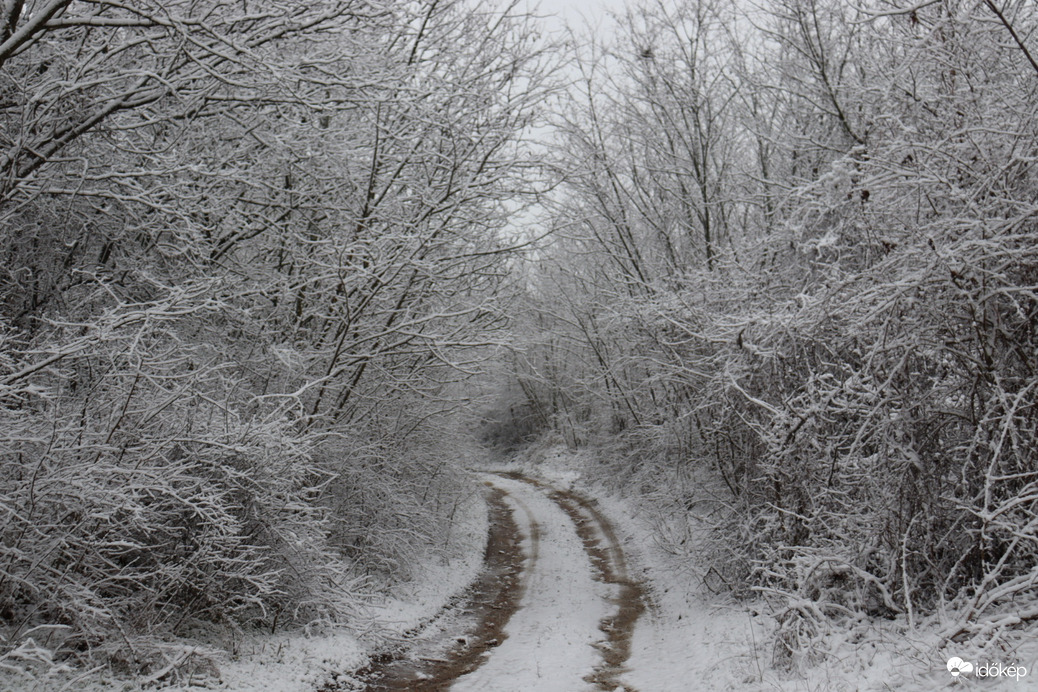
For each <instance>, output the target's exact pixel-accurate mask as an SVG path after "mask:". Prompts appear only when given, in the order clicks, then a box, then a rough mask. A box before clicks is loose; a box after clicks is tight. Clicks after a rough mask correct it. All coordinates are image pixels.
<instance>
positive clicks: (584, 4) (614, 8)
mask: <svg viewBox="0 0 1038 692" xmlns="http://www.w3.org/2000/svg"><path fill="white" fill-rule="evenodd" d="M528 2H529V3H530V6H531V7H537V8H538V11H537V14H538V15H554V17H555V18H554V19H552V20H550V21H549V20H547V19H546V20H545V23H546V24H548V25H549V26H551V27H552V28H553V29H558V30H562V29H563V28H565V26H566V23H567V22H568V23H569V24H570V25H572V26H574V27H581V26H584V25H590V26H591V27H592V28H595V27H607V26H609V24H610V22H609V17H608V15H609V13H610V12H620V11H621V10H623V7H624V0H528Z"/></svg>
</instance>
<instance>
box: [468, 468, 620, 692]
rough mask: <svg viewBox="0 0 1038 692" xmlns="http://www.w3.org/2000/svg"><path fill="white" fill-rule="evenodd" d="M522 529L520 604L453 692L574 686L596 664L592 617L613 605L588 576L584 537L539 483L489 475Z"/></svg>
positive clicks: (552, 691)
mask: <svg viewBox="0 0 1038 692" xmlns="http://www.w3.org/2000/svg"><path fill="white" fill-rule="evenodd" d="M491 482H492V483H493V484H494V485H495V486H497V487H499V488H501V489H502V490H504V491H505V492H507V493H508V497H507V499H506V501H507V502H509V503H510V505H511V506H512V509H513V513H514V516H515V520H516V522H517V523H518V524H519V527H520V530H521V531H522V532H523V534H524V536H525V539H524V541H523V550H524V552H525V553H526V560H525V565H524V571H523V594H522V600H521V602H520V607H519V610H518V611H517V612H516V613H515V615H513V616H512V619H511V620H510V621H509V623H508V625H507V626H506V627H505V632H506V634H507V638H506V639H505V640H504V641H503V642H502V644H501V645H500V646H499V647H497V648H495V649H492V650H490V652H488V654H489V658H488V659H487V661H486V663H485V664H484V665H482V666H481V667H480V668H478V669H477V670H475V671H473V672H472V673H469V674H467V675H464V676H462V677H461V678H459V679H458V680H457V682H455V683H454V685H453V686H452V687H451V690H453V691H455V692H485V691H486V690H494V691H495V692H513V691H514V692H518V691H520V690H522V691H523V692H527V691H528V690H538V692H580V691H582V690H595V689H597V688H596V686H595V685H594V684H593V683H591V682H587V681H586V680H585V678H588V677H589V676H591V675H593V673H594V672H595V669H596V667H598V666H600V665H601V663H602V656H601V654H600V653H599V651H598V649H597V648H596V646H598V645H601V643H602V642H603V640H604V639H605V635H604V634H603V633H602V632H601V631H600V629H599V624H600V622H601V621H602V619H603V618H605V617H607V616H608V615H609V614H610V612H611V611H612V610H613V609H614V608H613V606H611V605H610V603H609V601H608V600H607V599H609V598H611V597H613V596H614V593H613V592H614V591H615V589H614V588H613V587H610V586H609V585H607V584H602V583H599V582H597V581H595V580H594V578H593V576H592V565H591V561H590V558H589V557H588V554H587V553H586V552H585V550H584V544H583V543H582V541H581V539H580V537H579V536H578V535H577V533H576V528H575V526H574V524H573V522H572V521H571V520H570V518H569V516H567V515H566V513H565V512H564V511H563V510H562V509H560V508H559V506H558V505H557V504H556V503H555V502H553V501H552V500H551V499H550V498H549V497H547V496H546V495H545V493H544V492H543V491H542V490H539V489H537V488H535V487H534V486H532V485H529V484H527V483H524V482H522V481H519V480H514V479H509V478H501V477H498V476H494V477H492V480H491Z"/></svg>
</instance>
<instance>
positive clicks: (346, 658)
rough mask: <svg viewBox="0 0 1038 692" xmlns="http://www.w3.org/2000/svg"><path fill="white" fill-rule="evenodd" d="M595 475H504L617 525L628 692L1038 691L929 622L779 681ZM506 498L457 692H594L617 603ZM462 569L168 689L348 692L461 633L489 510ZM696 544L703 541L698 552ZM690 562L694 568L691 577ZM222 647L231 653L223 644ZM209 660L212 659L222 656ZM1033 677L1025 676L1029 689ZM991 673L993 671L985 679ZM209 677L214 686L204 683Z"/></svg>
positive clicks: (559, 532) (550, 527) (482, 514)
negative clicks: (383, 651)
mask: <svg viewBox="0 0 1038 692" xmlns="http://www.w3.org/2000/svg"><path fill="white" fill-rule="evenodd" d="M594 462H595V460H594V459H593V458H591V457H590V455H589V453H588V452H586V451H585V452H580V453H574V452H570V451H568V450H566V449H565V448H564V447H561V446H559V447H551V448H542V449H540V450H535V451H534V453H532V454H530V455H529V456H528V457H527V458H525V459H524V460H522V461H520V462H517V463H513V464H509V465H508V466H507V469H506V470H508V471H517V470H518V471H522V472H523V473H524V474H526V475H528V476H531V477H534V478H541V479H545V480H546V481H547V482H549V483H550V484H551V485H552V486H554V487H555V488H560V489H566V490H573V491H575V492H578V493H580V494H581V495H583V496H584V497H589V498H593V502H594V505H595V508H596V510H597V511H598V512H599V513H600V514H602V515H603V516H604V517H606V519H608V520H609V522H610V523H611V524H612V528H613V529H614V531H615V533H616V534H617V536H618V538H619V541H620V543H621V545H622V548H623V552H624V555H625V558H626V567H627V571H628V574H629V575H630V577H631V578H632V579H634V580H638V581H639V582H640V583H641V584H642V589H643V594H644V600H645V601H646V605H647V608H646V610H645V611H644V612H643V613H642V614H641V616H640V618H639V619H638V620H637V621H636V622H635V626H634V632H633V637H632V639H631V647H630V656H629V658H628V660H627V661H626V663H625V665H624V667H623V672H622V674H621V675H620V676H619V678H618V680H619V682H620V683H621V685H622V688H621V689H628V690H637V691H638V692H683V691H685V690H706V691H713V690H717V691H723V690H748V691H750V692H757V691H760V692H764V691H769V692H801V691H803V692H816V691H818V692H822V691H829V690H833V691H843V690H847V691H850V690H862V691H864V690H898V691H900V692H923V691H925V690H938V689H947V690H955V689H964V690H967V689H976V690H1007V691H1018V690H1038V641H1036V640H1033V639H1032V640H1027V639H1020V640H1019V641H1017V642H1016V643H1015V644H1014V645H1013V646H1012V647H1008V648H1006V649H1005V650H1002V651H999V652H997V653H995V654H993V653H992V652H991V651H980V650H976V649H973V650H971V649H965V648H964V649H963V650H961V651H949V650H947V649H940V648H938V635H937V629H938V628H937V626H936V624H935V623H933V622H928V621H922V622H920V623H917V626H916V627H915V628H914V629H911V628H909V627H907V625H906V623H905V622H903V621H901V620H893V621H887V620H881V621H866V620H862V621H861V622H860V623H859V624H858V625H856V626H854V627H852V628H844V629H834V630H833V631H832V632H831V633H830V636H829V640H828V652H827V654H826V655H825V656H822V657H820V660H817V661H814V662H811V663H810V664H806V663H805V664H802V665H799V666H797V667H796V668H795V669H794V670H792V671H790V670H785V669H782V668H781V667H779V666H776V665H774V659H773V651H774V645H773V641H774V639H773V634H774V632H775V627H776V624H775V621H774V619H773V618H772V617H771V616H770V613H771V611H770V610H769V607H768V605H767V604H765V603H763V602H747V601H734V600H731V599H729V598H726V597H724V596H722V595H718V594H716V593H711V592H710V591H708V590H707V589H706V588H705V587H704V586H703V584H702V583H701V580H700V579H699V577H698V576H697V574H696V571H695V565H694V557H695V554H696V551H697V550H700V549H702V548H703V547H704V546H700V545H689V546H688V547H687V550H686V551H685V554H684V555H682V556H680V557H677V556H675V555H673V554H672V553H671V552H668V551H667V550H665V549H664V546H663V544H662V543H661V542H660V541H659V535H660V534H659V531H660V527H661V526H663V525H664V524H665V523H666V517H664V516H661V514H660V511H659V508H658V507H653V506H651V505H646V504H643V503H639V501H638V499H637V498H636V497H633V496H628V495H626V494H621V493H613V492H610V491H609V490H607V489H606V488H605V487H604V485H603V484H602V483H598V482H595V481H594V473H595V466H596V464H595V463H594ZM487 478H488V479H489V480H490V482H491V483H493V484H494V485H495V486H497V487H499V488H501V489H502V490H504V491H505V492H507V493H508V495H507V497H506V502H507V503H508V506H509V507H510V509H511V510H512V513H513V514H514V518H515V521H516V523H517V524H518V526H519V529H520V531H521V533H522V534H523V541H522V549H523V552H524V554H525V557H524V572H523V575H522V584H523V589H522V595H521V599H520V603H519V608H518V610H517V611H516V612H515V614H514V615H513V616H512V618H511V620H510V621H509V622H508V623H507V625H506V626H505V629H504V632H505V638H504V639H503V641H502V643H501V644H500V645H499V646H496V647H494V648H491V649H489V650H488V651H487V652H486V653H485V654H484V656H485V661H484V663H483V664H482V665H481V666H480V667H479V668H477V669H476V670H475V671H473V672H471V673H469V674H467V675H464V676H462V677H461V678H459V679H458V680H457V681H456V682H455V684H454V685H453V687H452V688H451V689H452V690H456V691H457V692H484V691H485V692H519V691H520V690H521V691H523V692H527V691H531V692H588V691H590V690H596V689H602V688H601V687H596V685H595V684H594V683H593V682H590V681H589V680H591V679H592V675H593V674H594V673H595V672H596V671H598V670H600V669H601V666H602V664H603V656H602V653H601V649H602V647H603V646H604V645H605V641H606V639H607V635H606V634H605V633H604V632H603V631H602V629H601V626H602V621H603V618H606V617H607V616H608V615H609V614H610V613H612V612H613V611H615V602H616V596H617V591H616V587H615V586H613V585H609V584H605V583H602V582H601V581H596V578H595V574H596V571H595V569H594V566H593V565H592V561H591V559H590V558H589V555H588V547H587V545H586V544H585V543H583V542H582V539H581V538H580V537H579V536H578V534H577V532H576V529H575V525H574V523H573V521H574V520H573V517H572V516H571V515H567V513H566V512H565V511H563V508H562V507H560V505H559V503H558V502H556V501H555V500H554V499H552V497H549V492H550V490H549V489H548V488H545V487H535V486H534V485H533V484H531V483H526V482H523V481H521V480H516V479H510V478H502V477H500V476H487ZM457 519H458V521H457V523H456V525H455V531H456V535H455V536H453V538H452V543H453V548H452V550H451V551H450V554H451V555H453V556H454V557H452V559H451V560H449V561H444V560H437V561H434V562H433V563H432V564H429V565H427V566H426V569H425V570H423V572H422V574H421V578H420V579H418V580H417V581H415V582H414V583H411V584H408V585H407V586H405V587H401V588H398V589H397V590H396V591H394V592H393V593H392V594H390V595H388V596H386V597H385V598H383V599H381V600H380V601H378V602H377V603H373V604H372V606H371V608H372V612H371V617H370V622H371V624H370V627H369V628H368V629H367V630H366V631H365V632H356V631H350V632H346V631H343V632H319V633H318V632H312V633H294V634H278V635H269V636H252V637H249V638H246V639H241V638H240V637H239V638H237V640H236V641H234V643H233V654H225V655H222V656H217V658H216V663H217V666H218V669H219V675H218V676H216V675H212V674H211V669H208V670H207V669H203V670H202V671H201V673H202V674H200V676H199V677H198V678H197V679H196V680H193V681H188V682H185V683H183V684H180V686H178V687H174V688H167V689H172V690H175V691H176V692H197V691H199V690H203V689H207V690H213V689H219V690H233V691H236V692H315V691H316V690H318V689H320V688H321V687H322V686H325V685H328V683H334V682H338V683H341V687H338V688H337V689H342V690H349V689H363V686H360V685H359V684H358V685H357V686H356V687H354V686H352V684H351V683H352V681H353V678H351V676H350V675H349V673H350V672H351V671H356V670H357V669H359V668H361V667H362V666H364V665H365V664H366V663H367V662H368V660H369V656H370V654H372V653H373V652H374V651H375V650H377V648H378V647H379V646H380V645H382V644H384V643H385V642H386V641H387V640H388V639H392V638H394V637H400V636H401V635H402V633H404V632H407V631H409V630H412V629H414V628H416V626H419V625H422V624H424V623H429V622H431V621H434V620H435V622H434V624H433V625H432V626H431V627H428V628H427V630H428V631H430V632H433V633H438V634H440V635H447V636H448V638H452V637H454V636H455V635H456V634H460V631H459V632H458V633H455V632H454V631H453V629H452V628H457V627H460V625H459V624H458V623H457V622H456V621H455V620H453V619H452V618H451V617H450V616H448V617H441V618H439V619H437V615H438V613H440V612H441V609H442V608H443V606H444V604H445V603H447V602H448V601H449V600H450V599H451V597H452V596H454V595H456V594H459V593H461V592H462V591H463V590H464V589H465V587H466V585H467V584H469V583H470V582H471V581H472V580H473V579H474V577H475V575H476V574H477V573H478V572H479V570H480V567H481V563H482V557H483V549H484V546H485V540H486V534H487V528H488V522H487V514H486V510H485V507H484V505H483V503H482V501H480V500H479V499H478V498H475V497H474V498H473V501H472V502H470V503H468V504H467V505H466V507H465V509H464V510H463V511H461V512H460V513H459V515H458V518H457ZM691 542H692V543H695V539H694V538H693V540H692V541H691ZM690 562H691V563H692V564H691V565H690ZM217 644H219V645H221V646H226V644H227V642H214V647H215V646H216V645H217ZM212 651H214V648H211V649H209V650H207V652H206V655H207V656H209V655H212ZM953 655H955V656H959V657H961V658H963V659H965V660H966V661H970V662H973V663H974V668H975V670H974V672H973V673H972V674H970V675H964V676H960V677H954V676H952V674H951V673H950V672H949V671H948V669H947V665H946V664H947V659H948V658H949V657H950V656H953ZM982 664H999V665H1001V666H1002V667H1003V668H1005V667H1007V666H1016V667H1017V674H1018V676H1017V677H1012V676H1007V675H1004V674H1003V675H1002V676H999V677H992V676H989V677H986V678H979V677H977V676H976V672H977V671H978V669H979V668H980V666H981V665H982ZM1022 669H1026V671H1027V675H1019V672H1020V670H1022ZM987 670H989V671H990V670H991V669H990V667H989V668H988V669H987ZM206 673H209V674H208V675H207V674H206ZM143 687H145V685H144V681H134V682H128V681H126V680H125V679H117V678H114V677H106V676H105V673H104V671H95V672H94V673H93V674H92V675H90V676H88V677H81V678H73V677H67V676H66V677H60V676H59V677H56V678H51V679H48V680H42V681H38V682H36V683H32V682H26V683H25V684H24V685H22V686H11V683H9V682H8V681H7V680H0V689H3V690H5V692H7V691H8V690H11V691H13V692H28V691H30V690H32V691H33V692H44V691H46V692H52V691H57V690H69V691H76V692H78V691H80V690H83V691H84V692H100V691H102V690H120V691H124V692H129V691H131V690H138V689H142V688H143Z"/></svg>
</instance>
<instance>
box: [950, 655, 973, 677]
mask: <svg viewBox="0 0 1038 692" xmlns="http://www.w3.org/2000/svg"><path fill="white" fill-rule="evenodd" d="M948 672H949V673H951V674H952V677H956V678H957V677H959V676H960V675H962V674H963V673H972V672H973V664H972V663H970V662H969V661H963V660H962V659H961V658H959V657H958V656H952V657H951V658H949V659H948Z"/></svg>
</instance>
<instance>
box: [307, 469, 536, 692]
mask: <svg viewBox="0 0 1038 692" xmlns="http://www.w3.org/2000/svg"><path fill="white" fill-rule="evenodd" d="M486 485H487V487H488V490H487V491H486V498H487V505H488V513H489V520H490V530H489V534H488V537H487V545H486V549H485V551H484V556H483V563H484V567H483V570H482V571H481V572H480V574H479V576H478V577H477V578H476V581H474V582H473V583H472V584H471V585H470V586H469V588H468V589H466V590H465V592H464V593H463V594H462V595H461V597H460V598H459V599H458V600H457V601H455V602H454V603H452V604H449V605H448V606H447V607H446V608H445V609H444V611H443V612H441V613H440V615H438V616H437V617H436V618H435V619H434V620H433V621H432V622H429V623H425V624H424V625H422V626H420V627H418V628H416V629H415V630H413V631H411V632H408V633H407V634H406V635H405V639H408V640H410V641H411V644H410V645H405V646H402V647H400V648H398V649H396V650H394V651H390V652H385V653H383V654H382V655H380V656H377V657H375V658H374V659H373V660H372V662H371V663H370V664H369V665H368V666H367V667H366V668H364V669H362V670H360V671H358V672H357V673H356V674H355V676H356V677H358V678H360V679H361V680H364V681H365V685H366V686H365V687H363V688H361V689H363V690H366V691H367V692H390V691H401V690H408V691H410V692H443V691H444V690H448V689H449V688H450V686H451V684H452V683H453V682H454V681H455V680H456V679H457V678H458V677H460V676H462V675H465V674H466V673H471V672H472V671H474V670H476V669H477V668H479V667H480V666H481V665H482V664H483V662H484V661H486V659H487V657H486V656H485V655H484V654H486V653H487V652H488V651H490V650H491V649H493V648H494V647H497V646H499V645H500V644H501V642H503V641H504V639H505V638H506V637H507V635H506V634H505V631H504V629H505V625H506V624H507V623H508V620H509V619H510V618H511V617H512V615H513V614H514V613H515V611H516V610H518V608H519V602H520V600H521V599H522V595H523V592H524V590H525V584H524V580H523V571H524V570H523V565H524V562H526V561H527V560H534V561H535V560H536V558H537V552H538V546H539V540H540V526H539V525H538V524H537V522H536V521H534V519H533V517H532V515H531V514H530V512H529V510H528V509H526V507H525V506H523V505H522V503H521V502H519V501H518V500H516V499H515V498H514V497H511V496H509V494H508V493H507V492H506V491H504V490H502V489H500V488H497V487H494V486H492V485H490V484H489V483H487V484H486ZM506 498H507V500H506ZM509 501H510V502H512V503H513V504H515V505H517V506H519V507H520V508H521V509H522V510H523V511H524V512H525V513H526V514H527V517H529V531H530V556H529V557H528V558H527V560H524V554H523V550H522V548H521V547H520V543H521V541H522V539H523V536H522V533H521V532H520V530H519V526H518V525H517V524H516V521H515V518H514V516H513V512H512V510H511V508H510V507H509V506H508V502H509ZM456 613H461V614H463V622H468V623H470V624H469V626H468V627H467V628H466V630H465V631H466V634H464V635H463V636H457V637H455V638H453V639H445V640H442V641H434V642H431V643H429V642H418V641H417V640H418V639H419V637H420V635H421V633H422V632H423V631H425V630H427V629H429V627H430V626H431V625H432V624H433V622H436V621H438V620H440V619H442V618H444V617H447V616H449V615H451V614H456ZM356 689H357V688H356V687H345V686H340V685H337V684H335V683H330V684H329V685H326V686H324V687H322V688H321V689H320V691H319V692H337V691H339V690H342V691H343V692H345V690H356Z"/></svg>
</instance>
